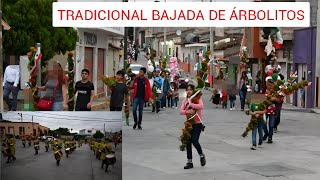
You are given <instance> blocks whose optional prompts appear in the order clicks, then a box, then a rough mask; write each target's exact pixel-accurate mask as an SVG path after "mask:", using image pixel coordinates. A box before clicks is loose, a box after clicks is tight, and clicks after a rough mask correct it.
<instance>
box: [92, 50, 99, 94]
mask: <svg viewBox="0 0 320 180" xmlns="http://www.w3.org/2000/svg"><path fill="white" fill-rule="evenodd" d="M92 67H93V68H92V69H93V72H92V83H93V84H94V87H95V88H94V93H95V95H96V94H97V92H98V88H97V87H98V77H97V76H98V48H97V47H94V48H93V64H92Z"/></svg>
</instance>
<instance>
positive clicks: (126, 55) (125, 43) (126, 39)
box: [122, 0, 128, 71]
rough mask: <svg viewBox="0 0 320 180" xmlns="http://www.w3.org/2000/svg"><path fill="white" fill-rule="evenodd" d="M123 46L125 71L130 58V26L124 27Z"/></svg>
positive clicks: (123, 0)
mask: <svg viewBox="0 0 320 180" xmlns="http://www.w3.org/2000/svg"><path fill="white" fill-rule="evenodd" d="M122 2H128V0H122ZM123 46H124V47H123V70H124V71H125V70H126V66H127V60H128V53H127V51H128V27H124V38H123Z"/></svg>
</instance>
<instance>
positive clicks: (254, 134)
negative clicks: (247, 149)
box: [249, 103, 266, 150]
mask: <svg viewBox="0 0 320 180" xmlns="http://www.w3.org/2000/svg"><path fill="white" fill-rule="evenodd" d="M258 109H259V104H256V103H253V104H251V106H250V112H249V114H250V115H252V116H254V117H253V118H257V120H258V122H257V123H258V124H255V125H254V127H253V129H252V146H251V149H252V150H256V148H257V130H258V133H259V142H258V143H259V144H258V147H259V148H262V143H263V127H264V119H263V115H264V114H265V113H266V111H265V110H264V111H258Z"/></svg>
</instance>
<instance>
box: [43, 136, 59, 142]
mask: <svg viewBox="0 0 320 180" xmlns="http://www.w3.org/2000/svg"><path fill="white" fill-rule="evenodd" d="M40 140H41V141H45V140H49V141H51V140H55V138H54V137H53V136H42V137H41V138H40Z"/></svg>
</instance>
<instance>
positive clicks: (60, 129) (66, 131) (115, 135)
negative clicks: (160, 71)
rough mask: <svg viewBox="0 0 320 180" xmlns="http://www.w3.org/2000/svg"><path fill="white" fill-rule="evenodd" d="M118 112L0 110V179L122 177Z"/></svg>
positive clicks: (51, 179)
mask: <svg viewBox="0 0 320 180" xmlns="http://www.w3.org/2000/svg"><path fill="white" fill-rule="evenodd" d="M121 126H122V113H121V112H95V113H93V112H77V113H75V112H42V111H38V112H17V111H16V112H13V111H12V112H3V113H0V137H1V152H2V156H1V179H2V180H9V179H10V180H11V179H15V180H25V179H33V180H43V179H46V180H57V179H61V180H62V179H77V180H88V179H110V180H121V179H122V143H121V142H122V128H121Z"/></svg>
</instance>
